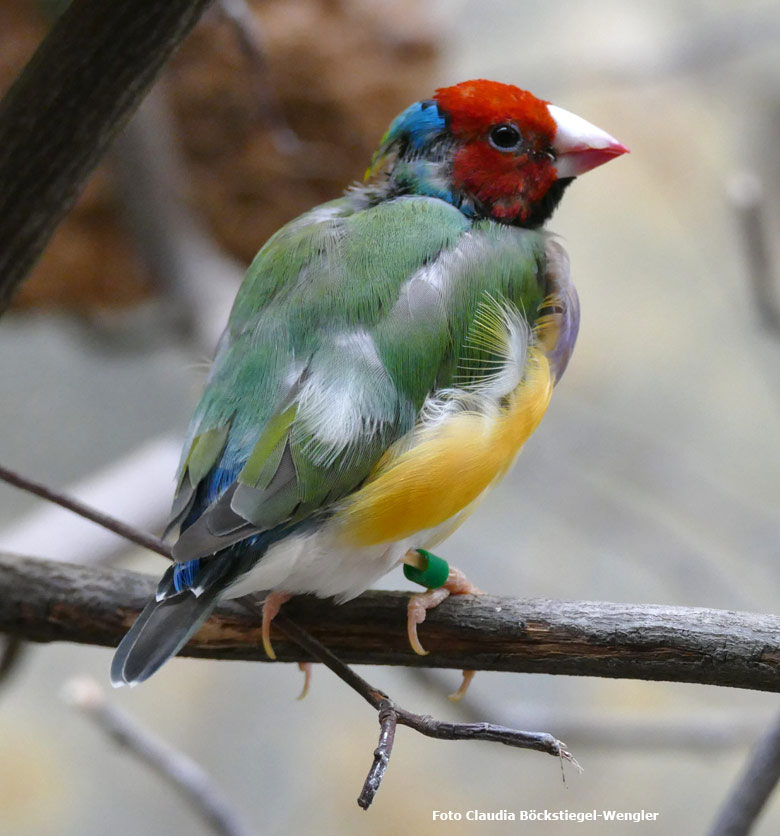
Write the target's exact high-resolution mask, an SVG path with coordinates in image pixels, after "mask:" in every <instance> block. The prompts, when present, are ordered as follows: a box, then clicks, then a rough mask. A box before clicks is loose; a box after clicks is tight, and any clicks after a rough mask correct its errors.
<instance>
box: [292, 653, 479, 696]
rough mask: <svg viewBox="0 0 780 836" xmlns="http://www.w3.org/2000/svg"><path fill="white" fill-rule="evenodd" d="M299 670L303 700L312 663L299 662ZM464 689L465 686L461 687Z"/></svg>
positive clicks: (309, 679) (309, 682)
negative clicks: (301, 678) (301, 676)
mask: <svg viewBox="0 0 780 836" xmlns="http://www.w3.org/2000/svg"><path fill="white" fill-rule="evenodd" d="M298 668H299V670H300V671H301V673H302V674H303V688H301V693H300V694H298V699H299V700H302V699H303V698H304V697H305V696H306V694H308V693H309V685H311V669H312V663H311V662H298ZM461 687H463V686H461Z"/></svg>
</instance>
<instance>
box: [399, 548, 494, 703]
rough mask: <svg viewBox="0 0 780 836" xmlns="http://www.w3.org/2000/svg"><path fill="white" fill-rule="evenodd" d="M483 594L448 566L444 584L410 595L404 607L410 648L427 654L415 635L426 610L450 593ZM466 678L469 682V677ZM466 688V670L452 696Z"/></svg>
mask: <svg viewBox="0 0 780 836" xmlns="http://www.w3.org/2000/svg"><path fill="white" fill-rule="evenodd" d="M409 562H411V561H409ZM483 594H484V593H483V592H482V590H481V589H477V587H476V586H474V584H473V583H472V582H471V581H470V580H469V579H468V578H467V577H466V576H465V575H464V574H463V572H461V571H460V569H454V568H453V567H452V566H450V574H449V577H448V578H447V582H446V583H445V584H444V586H442V587H439V589H429V590H428V591H427V592H417V593H415V594H414V595H412V596H411V597H410V598H409V604H408V605H407V609H406V633H407V635H408V636H409V644H410V645H411V646H412V650H413V651H414V652H415V653H417V654H418V655H419V656H427V655H428V651H427V650H426V649H425V648H424V647H423V646H422V644H420V638H419V636H418V635H417V627H418V625H420V624H422V623H423V621H425V617H426V615H427V613H428V610H432V609H434V607H438V606H439V604H441V602H442V601H444V600H445V599H446V598H447V597H449V596H450V595H483ZM472 676H473V672H472ZM468 679H469V682H470V681H471V677H469V678H468ZM466 688H468V682H466V672H465V671H464V684H463V685H461V687H460V688H459V689H458V690H457V691H456V692H455V694H453V697H455V695H456V694H459V695H460V696H458V697H457V699H460V698H461V697H462V696H463V694H465V693H466Z"/></svg>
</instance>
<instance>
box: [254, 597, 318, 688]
mask: <svg viewBox="0 0 780 836" xmlns="http://www.w3.org/2000/svg"><path fill="white" fill-rule="evenodd" d="M292 597H293V596H292V595H290V593H289V592H269V593H268V596H267V597H266V599H265V601H263V631H262V637H263V649H264V650H265V654H266V656H268V658H269V659H276V654H275V653H274V648H273V645H272V644H271V622H272V621H273V620H274V619H275V618H276V616H277V615H278V614H279V610H280V609H281V608H282V605H283V604H286V603H287V602H288V601H289V600H290V598H292ZM307 687H308V684H307V683H304V690H305V689H306V688H307Z"/></svg>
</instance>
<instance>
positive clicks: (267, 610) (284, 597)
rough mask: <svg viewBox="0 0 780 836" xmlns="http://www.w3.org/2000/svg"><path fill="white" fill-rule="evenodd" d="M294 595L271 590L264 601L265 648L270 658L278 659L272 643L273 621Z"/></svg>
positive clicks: (263, 635) (263, 631)
mask: <svg viewBox="0 0 780 836" xmlns="http://www.w3.org/2000/svg"><path fill="white" fill-rule="evenodd" d="M292 597H293V596H292V595H290V594H289V593H288V592H271V593H269V594H268V597H267V598H266V599H265V601H264V602H263V630H262V634H261V635H262V637H263V650H265V655H266V656H267V657H268V658H269V659H274V660H275V659H276V653H274V648H273V645H272V644H271V622H272V621H273V620H274V619H275V618H276V616H277V615H278V614H279V610H280V609H281V608H282V605H283V604H286V603H287V601H289V600H290V598H292Z"/></svg>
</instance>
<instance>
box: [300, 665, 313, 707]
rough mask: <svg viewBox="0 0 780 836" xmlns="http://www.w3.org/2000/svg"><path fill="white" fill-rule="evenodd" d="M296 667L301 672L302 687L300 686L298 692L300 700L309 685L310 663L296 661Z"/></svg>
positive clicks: (307, 690)
mask: <svg viewBox="0 0 780 836" xmlns="http://www.w3.org/2000/svg"><path fill="white" fill-rule="evenodd" d="M298 668H299V670H300V671H301V673H302V674H303V688H301V693H300V694H298V699H299V700H302V699H303V698H304V697H305V696H306V694H308V693H309V685H310V684H311V669H312V663H311V662H298Z"/></svg>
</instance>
